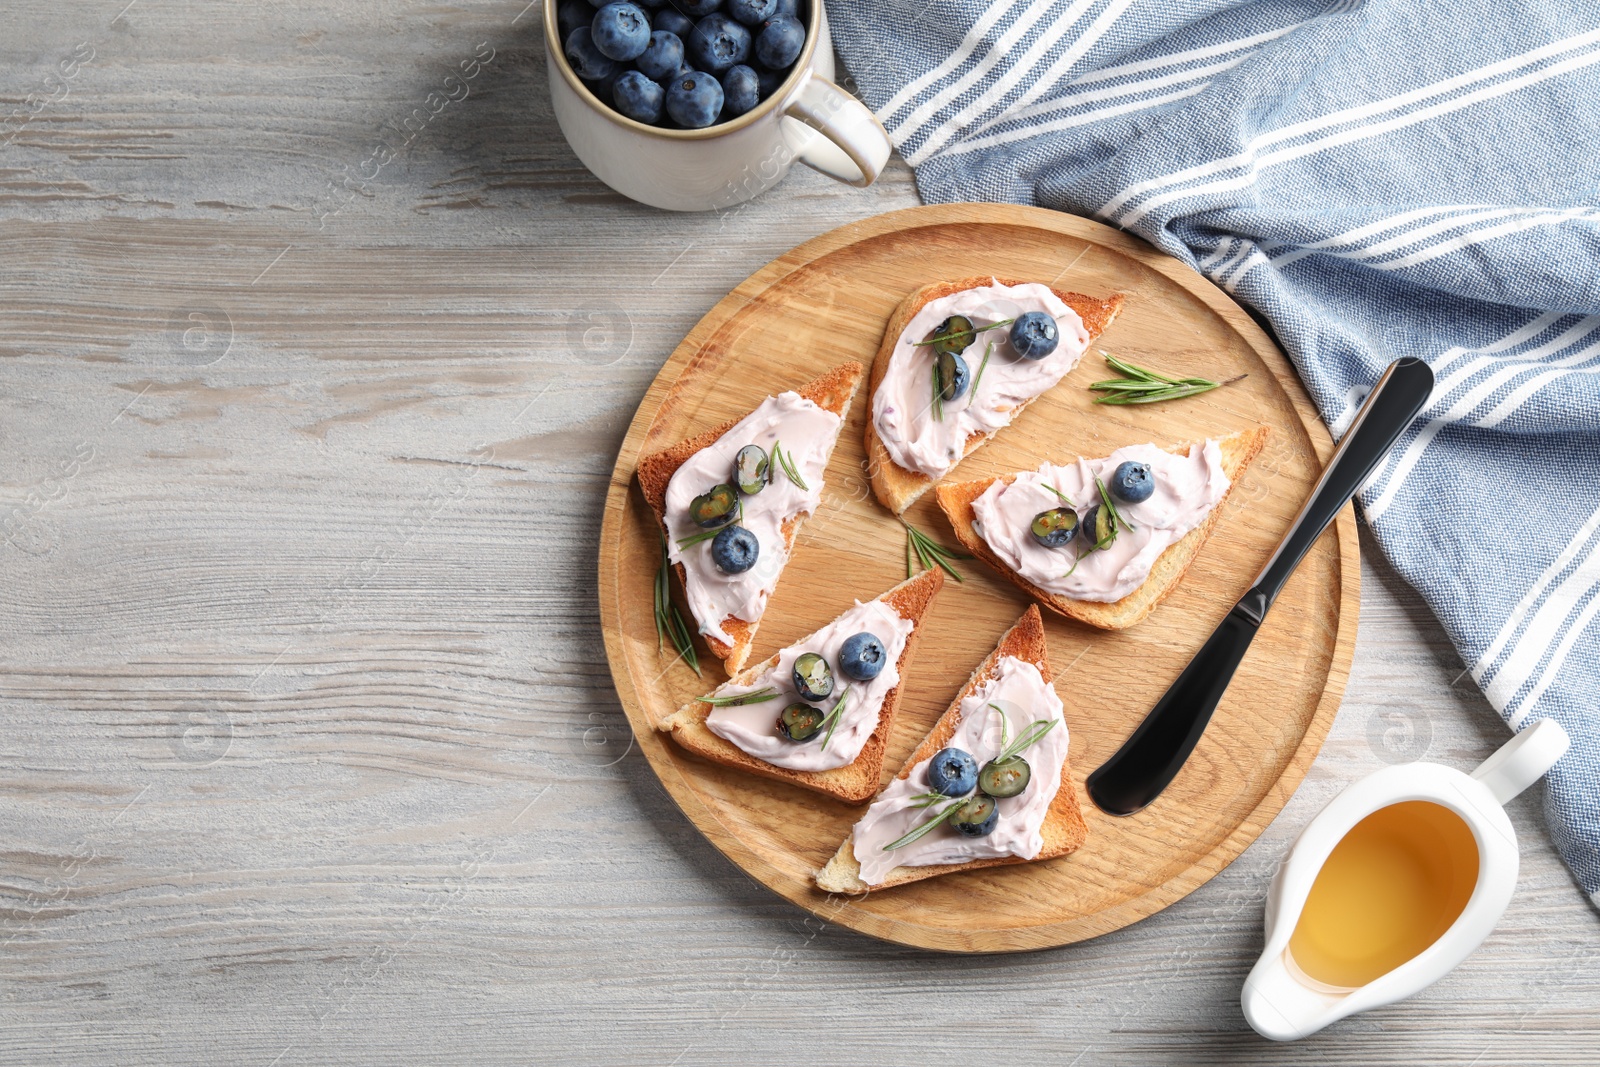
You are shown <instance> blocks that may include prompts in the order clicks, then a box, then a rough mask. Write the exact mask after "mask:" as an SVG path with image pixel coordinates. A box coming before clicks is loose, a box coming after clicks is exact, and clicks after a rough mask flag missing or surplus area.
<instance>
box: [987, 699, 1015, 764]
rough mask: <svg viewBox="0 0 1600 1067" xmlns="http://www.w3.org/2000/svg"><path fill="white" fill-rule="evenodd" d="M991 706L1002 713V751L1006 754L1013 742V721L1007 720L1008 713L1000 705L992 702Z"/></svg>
mask: <svg viewBox="0 0 1600 1067" xmlns="http://www.w3.org/2000/svg"><path fill="white" fill-rule="evenodd" d="M989 706H990V707H991V708H993V709H994V710H995V711H998V712H999V713H1000V751H1002V752H1004V751H1005V748H1006V745H1008V744H1009V743H1010V741H1011V734H1010V730H1011V720H1010V719H1008V718H1006V711H1005V709H1004V708H1002V707H1001V706H1000V705H999V704H995V703H993V702H990V704H989Z"/></svg>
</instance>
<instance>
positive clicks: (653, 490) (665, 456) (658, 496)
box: [638, 360, 864, 677]
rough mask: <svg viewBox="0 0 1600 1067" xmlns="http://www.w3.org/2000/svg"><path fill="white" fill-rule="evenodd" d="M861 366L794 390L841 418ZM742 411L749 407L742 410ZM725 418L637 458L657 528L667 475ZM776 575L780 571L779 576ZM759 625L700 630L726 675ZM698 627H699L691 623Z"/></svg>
mask: <svg viewBox="0 0 1600 1067" xmlns="http://www.w3.org/2000/svg"><path fill="white" fill-rule="evenodd" d="M863 373H864V368H863V367H862V366H861V364H859V363H856V362H855V361H853V360H852V361H851V362H849V363H841V364H839V366H837V367H835V368H833V370H831V371H829V372H828V373H827V374H824V375H823V376H822V377H820V378H818V379H816V380H815V381H813V382H810V383H808V384H806V385H803V386H801V387H800V388H799V389H797V390H795V391H796V392H797V393H799V394H800V395H801V396H803V397H805V398H806V399H807V400H809V401H811V402H812V403H814V404H816V405H817V406H818V407H822V408H826V409H827V410H829V411H831V412H833V413H834V414H835V415H837V416H839V418H840V420H844V419H845V417H846V415H848V414H849V411H850V401H851V400H852V399H853V398H854V397H855V395H856V389H857V388H858V387H859V386H860V385H861V375H862V374H863ZM745 414H746V415H748V414H749V412H746V413H745ZM744 417H745V416H744V415H741V416H739V418H738V419H729V420H728V421H727V422H725V423H723V424H722V425H720V426H713V427H712V428H711V429H709V430H707V431H705V432H704V433H701V434H697V435H696V436H694V437H691V438H689V439H688V440H687V441H682V442H680V443H678V444H676V445H673V446H672V447H671V448H666V449H662V450H661V451H660V452H651V453H650V454H649V455H646V456H641V457H639V466H638V475H639V488H640V489H641V490H642V491H643V493H644V499H645V502H646V503H647V504H649V505H650V510H651V511H654V512H655V513H656V520H657V521H658V522H660V523H661V529H662V531H663V532H665V533H666V534H667V535H668V536H671V531H670V530H668V529H667V484H668V483H669V482H671V481H672V476H673V475H674V474H676V473H677V472H678V468H679V467H681V466H683V465H684V463H685V462H687V461H688V459H689V457H690V456H692V455H694V454H695V453H696V452H698V451H700V450H701V449H702V448H708V447H710V446H711V445H714V444H716V443H717V441H718V439H720V438H721V437H722V435H723V434H725V433H727V432H728V431H729V430H731V429H733V427H734V426H735V425H737V424H738V422H739V419H742V418H744ZM839 428H840V429H841V430H843V429H844V422H843V421H841V422H840V423H839ZM804 520H805V516H803V515H797V516H795V517H794V518H792V519H790V520H789V521H788V522H785V523H784V524H783V546H784V550H785V551H788V550H789V549H792V548H793V547H794V539H795V535H796V534H798V533H799V532H800V524H801V523H802V522H803V521H804ZM672 569H673V571H674V572H676V573H677V575H678V584H679V586H680V587H681V586H682V585H683V582H684V568H683V564H681V563H675V564H673V565H672ZM779 577H780V578H781V577H782V575H780V576H779ZM760 624H761V620H760V619H741V618H737V617H736V616H733V615H729V616H728V617H727V618H726V619H723V620H722V629H723V632H724V633H726V634H728V635H729V636H730V637H732V638H733V643H732V644H728V643H726V642H724V641H721V640H719V639H717V638H715V637H706V636H705V635H703V634H702V635H701V637H702V639H703V640H704V641H705V643H706V647H707V648H709V649H710V650H711V654H712V655H713V656H716V657H717V658H718V659H720V660H722V661H724V662H723V666H724V667H725V668H726V669H727V672H728V675H729V677H732V676H733V675H735V674H737V673H738V672H739V671H740V669H742V668H743V667H744V663H745V660H747V659H749V658H750V646H751V644H752V643H753V642H754V641H755V636H756V627H758V626H759V625H760ZM696 629H697V630H698V627H696Z"/></svg>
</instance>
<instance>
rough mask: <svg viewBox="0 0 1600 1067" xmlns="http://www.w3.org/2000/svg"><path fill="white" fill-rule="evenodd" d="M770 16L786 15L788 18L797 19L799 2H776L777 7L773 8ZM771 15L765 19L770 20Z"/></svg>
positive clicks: (796, 0)
mask: <svg viewBox="0 0 1600 1067" xmlns="http://www.w3.org/2000/svg"><path fill="white" fill-rule="evenodd" d="M772 15H788V16H789V17H790V18H794V19H797V18H799V17H800V0H778V4H777V6H776V7H775V8H773V11H772ZM772 15H768V16H767V17H768V18H771V17H772Z"/></svg>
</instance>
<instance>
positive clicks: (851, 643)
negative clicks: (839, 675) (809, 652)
mask: <svg viewBox="0 0 1600 1067" xmlns="http://www.w3.org/2000/svg"><path fill="white" fill-rule="evenodd" d="M888 662H889V653H888V652H887V651H886V650H885V649H884V647H883V642H882V641H879V640H878V638H877V637H876V636H875V635H873V634H869V633H859V634H852V635H851V636H849V637H847V638H845V641H844V644H843V645H842V646H840V648H839V669H840V670H841V671H843V672H844V674H845V677H847V678H854V679H855V680H856V681H858V682H870V681H872V680H873V679H874V678H876V677H877V676H878V675H880V674H882V673H883V665H884V664H885V663H888Z"/></svg>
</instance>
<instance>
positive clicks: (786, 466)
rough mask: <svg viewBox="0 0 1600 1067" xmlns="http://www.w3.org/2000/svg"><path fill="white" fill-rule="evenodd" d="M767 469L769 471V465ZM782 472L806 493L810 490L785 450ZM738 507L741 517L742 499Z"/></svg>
mask: <svg viewBox="0 0 1600 1067" xmlns="http://www.w3.org/2000/svg"><path fill="white" fill-rule="evenodd" d="M774 445H776V442H774ZM768 469H769V471H770V469H771V468H770V465H769V467H768ZM783 473H785V474H787V475H788V476H789V480H790V481H791V482H793V483H794V484H795V485H798V486H799V487H800V488H801V489H802V490H804V491H805V492H807V493H809V492H811V487H810V486H809V485H807V484H806V483H805V480H804V479H803V478H801V477H800V472H799V471H798V470H796V469H795V465H794V457H793V456H791V455H790V454H789V453H787V452H785V453H783ZM739 507H740V512H741V517H742V515H743V508H744V504H743V502H742V501H741V502H740V504H739Z"/></svg>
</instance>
